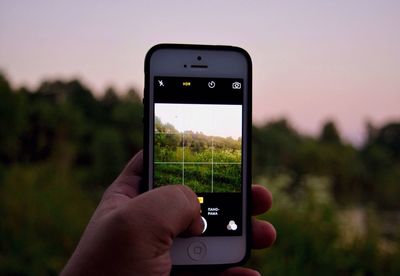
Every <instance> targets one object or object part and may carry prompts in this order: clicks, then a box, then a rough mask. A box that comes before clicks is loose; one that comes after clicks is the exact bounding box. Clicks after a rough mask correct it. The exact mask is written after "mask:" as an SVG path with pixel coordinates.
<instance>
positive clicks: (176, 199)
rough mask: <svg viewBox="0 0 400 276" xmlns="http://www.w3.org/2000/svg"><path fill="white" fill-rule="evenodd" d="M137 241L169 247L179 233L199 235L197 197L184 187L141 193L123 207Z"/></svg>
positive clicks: (164, 188)
mask: <svg viewBox="0 0 400 276" xmlns="http://www.w3.org/2000/svg"><path fill="white" fill-rule="evenodd" d="M124 209H125V210H124V212H127V213H126V214H125V215H126V216H127V217H129V218H130V220H131V221H130V225H131V226H133V227H134V228H135V229H134V230H135V231H134V232H135V234H140V237H141V238H140V240H141V241H142V242H144V243H147V246H148V245H149V243H152V242H154V243H153V245H155V246H158V245H157V243H158V244H159V245H166V248H165V249H166V250H168V249H169V248H170V246H171V245H172V241H173V239H174V238H175V237H176V236H178V235H179V234H182V233H184V234H187V235H200V234H201V232H202V230H203V223H202V220H201V217H200V204H199V202H198V200H197V196H196V194H195V193H194V192H193V191H192V190H191V189H190V188H188V187H187V186H184V185H168V186H163V187H160V188H156V189H154V190H151V191H149V192H146V193H143V194H141V195H139V196H137V197H136V198H135V199H133V200H131V201H130V202H129V203H128V204H127V205H126V208H124Z"/></svg>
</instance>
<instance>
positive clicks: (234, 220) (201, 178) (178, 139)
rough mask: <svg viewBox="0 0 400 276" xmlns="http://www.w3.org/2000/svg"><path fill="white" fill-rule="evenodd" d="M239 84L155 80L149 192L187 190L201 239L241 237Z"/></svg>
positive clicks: (204, 80) (195, 79)
mask: <svg viewBox="0 0 400 276" xmlns="http://www.w3.org/2000/svg"><path fill="white" fill-rule="evenodd" d="M242 83H243V81H242V80H241V79H227V78H217V79H209V78H184V77H155V79H154V99H155V100H154V102H155V104H154V118H155V119H154V136H153V138H154V140H153V141H154V147H153V149H154V156H153V160H154V166H153V180H154V187H159V186H162V185H168V184H182V185H187V186H189V187H190V188H191V189H192V190H193V191H194V192H196V194H197V196H198V200H199V202H200V206H201V216H202V219H203V222H204V224H205V225H206V228H205V230H204V232H203V234H202V235H203V236H237V235H241V234H242V213H241V207H242V195H241V192H242V116H243V115H242V114H243V111H242V103H243V90H242Z"/></svg>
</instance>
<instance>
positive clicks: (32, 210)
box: [0, 163, 94, 275]
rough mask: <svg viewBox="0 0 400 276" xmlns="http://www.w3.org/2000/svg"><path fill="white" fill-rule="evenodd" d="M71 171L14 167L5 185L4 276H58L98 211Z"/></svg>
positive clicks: (0, 238)
mask: <svg viewBox="0 0 400 276" xmlns="http://www.w3.org/2000/svg"><path fill="white" fill-rule="evenodd" d="M72 175H73V173H72V172H71V171H70V170H65V169H63V168H60V167H57V166H54V164H51V163H42V164H36V165H12V166H11V167H9V168H8V171H7V176H6V177H5V178H4V180H3V181H2V184H1V186H0V216H1V224H0V249H1V250H0V252H1V254H0V274H1V275H10V274H15V275H48V274H49V275H56V274H58V272H59V271H60V270H61V268H62V267H63V266H64V264H65V262H66V261H67V258H68V255H69V254H71V253H72V251H73V250H74V248H75V246H76V244H77V241H78V240H79V237H80V235H81V234H82V232H83V230H84V227H85V225H86V223H87V221H88V219H89V217H90V215H91V213H92V212H93V209H94V204H93V202H92V200H91V199H90V197H88V195H87V194H86V193H85V192H84V191H83V190H82V188H81V187H80V185H79V184H78V183H76V181H75V179H74V177H73V176H72Z"/></svg>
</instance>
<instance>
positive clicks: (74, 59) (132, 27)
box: [0, 0, 400, 144]
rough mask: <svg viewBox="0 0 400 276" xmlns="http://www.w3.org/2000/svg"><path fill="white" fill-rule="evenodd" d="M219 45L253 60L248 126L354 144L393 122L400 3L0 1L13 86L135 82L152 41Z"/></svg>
mask: <svg viewBox="0 0 400 276" xmlns="http://www.w3.org/2000/svg"><path fill="white" fill-rule="evenodd" d="M162 42H173V43H201V44H227V45H236V46H241V47H243V48H245V49H246V50H247V51H248V52H249V53H250V55H251V56H252V59H253V70H254V80H253V84H254V97H253V103H254V111H253V121H254V122H255V123H257V124H261V123H263V122H265V121H268V120H272V119H276V118H281V117H286V118H289V120H290V121H291V122H292V123H293V125H294V126H295V127H296V128H298V129H299V130H301V131H303V132H305V133H309V134H317V133H318V131H319V129H320V127H321V124H322V122H324V121H325V120H326V119H328V118H332V119H334V120H335V121H336V122H337V124H338V127H339V129H340V131H341V132H342V134H343V136H344V137H345V138H346V139H347V140H349V141H351V142H353V143H356V144H357V143H360V141H361V140H362V137H363V135H364V125H365V122H366V121H367V120H370V121H372V122H373V123H375V124H382V123H384V122H385V121H387V120H395V119H396V120H400V1H395V0H392V1H373V0H359V1H351V0H347V1H344V0H343V1H341V0H337V1H331V0H329V1H328V0H326V1H322V0H318V1H317V0H315V1H100V0H96V1H94V0H90V1H89V0H88V1H50V0H48V1H40V0H39V1H11V0H0V70H2V71H4V72H5V73H6V74H7V76H8V78H9V79H10V80H11V81H12V83H13V85H15V86H20V85H28V86H30V87H33V88H34V87H36V86H37V85H38V84H39V83H40V81H42V80H43V79H52V78H65V79H70V78H73V77H79V78H80V79H81V80H82V81H83V82H84V83H85V84H86V85H88V86H89V87H90V88H93V89H94V90H95V91H96V93H97V94H99V95H100V94H101V93H102V92H103V91H104V89H105V88H106V87H107V86H109V85H112V86H115V87H116V88H117V89H118V90H119V91H121V92H123V91H125V90H126V89H127V88H128V87H130V86H133V87H135V88H136V89H137V90H138V91H142V89H143V60H144V56H145V54H146V52H147V50H148V49H149V48H150V47H151V46H153V45H154V44H157V43H162Z"/></svg>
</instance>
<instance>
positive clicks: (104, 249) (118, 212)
mask: <svg viewBox="0 0 400 276" xmlns="http://www.w3.org/2000/svg"><path fill="white" fill-rule="evenodd" d="M142 170H143V155H142V152H139V153H138V154H136V155H135V156H134V157H133V158H132V159H131V161H130V162H129V163H128V164H127V166H126V167H125V168H124V170H123V171H122V173H121V174H120V175H119V176H118V178H117V179H116V180H115V181H114V182H113V183H112V184H111V186H110V187H109V188H108V189H107V190H106V191H105V193H104V195H103V198H102V200H101V202H100V204H99V206H98V207H97V209H96V211H95V212H94V214H93V216H92V218H91V220H90V221H89V224H88V225H87V227H86V230H85V232H84V233H83V235H82V238H81V240H80V242H79V244H78V246H77V248H76V249H75V252H74V253H73V255H72V257H71V258H70V260H69V261H68V263H67V265H66V266H65V268H64V270H63V272H62V275H64V276H66V275H169V274H170V272H171V258H170V253H169V250H170V248H171V245H172V242H173V239H174V238H175V237H176V236H178V235H200V234H201V232H202V229H203V224H202V221H201V217H200V204H199V202H198V200H197V196H196V194H195V193H194V192H193V191H192V190H191V189H189V188H188V187H187V186H183V185H170V186H164V187H160V188H157V189H153V190H151V191H149V192H146V193H143V194H139V190H140V189H139V188H140V185H141V182H142ZM252 197H253V209H252V211H253V215H258V214H261V213H264V212H265V211H267V210H268V209H269V208H270V207H271V204H272V196H271V193H270V192H269V191H268V190H267V189H266V188H264V187H263V186H259V185H253V187H252ZM72 204H73V203H72ZM252 226H253V233H252V241H253V243H252V245H253V248H265V247H268V246H270V245H271V244H272V243H273V242H274V240H275V237H276V232H275V229H274V227H273V226H272V225H271V224H270V223H268V222H266V221H260V220H257V219H255V218H253V220H252ZM221 274H223V275H258V272H256V271H254V270H251V269H248V268H240V267H235V268H230V269H228V270H226V271H224V272H221Z"/></svg>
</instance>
